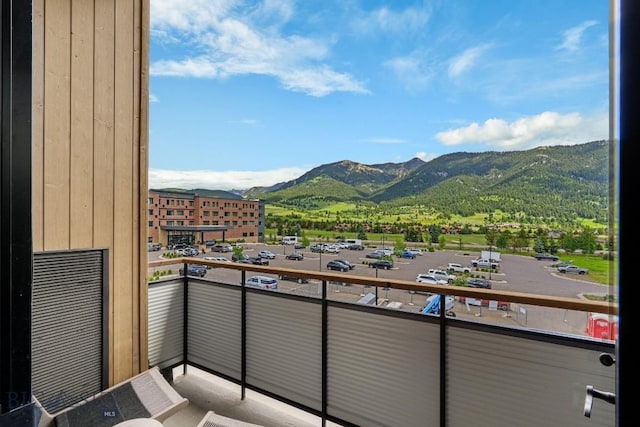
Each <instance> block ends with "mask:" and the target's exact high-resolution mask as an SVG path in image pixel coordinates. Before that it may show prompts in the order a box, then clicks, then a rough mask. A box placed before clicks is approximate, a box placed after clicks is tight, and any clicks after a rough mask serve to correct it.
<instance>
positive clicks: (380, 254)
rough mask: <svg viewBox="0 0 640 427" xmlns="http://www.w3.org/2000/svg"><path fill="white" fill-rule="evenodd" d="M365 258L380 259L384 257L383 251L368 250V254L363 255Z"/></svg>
mask: <svg viewBox="0 0 640 427" xmlns="http://www.w3.org/2000/svg"><path fill="white" fill-rule="evenodd" d="M365 258H374V259H382V258H384V252H382V251H373V252H369V253H368V254H366V255H365Z"/></svg>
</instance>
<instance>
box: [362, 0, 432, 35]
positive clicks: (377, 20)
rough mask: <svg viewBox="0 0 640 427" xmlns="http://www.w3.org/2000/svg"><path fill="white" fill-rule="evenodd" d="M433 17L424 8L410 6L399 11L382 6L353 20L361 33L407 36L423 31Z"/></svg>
mask: <svg viewBox="0 0 640 427" xmlns="http://www.w3.org/2000/svg"><path fill="white" fill-rule="evenodd" d="M430 17H431V13H430V11H428V10H426V9H424V8H414V7H409V8H406V9H404V10H401V11H399V12H396V11H393V10H391V9H389V8H388V7H382V8H379V9H376V10H372V11H371V12H367V13H364V14H362V15H360V16H358V17H356V18H354V19H353V20H352V22H351V26H352V28H353V29H354V30H355V31H357V32H358V33H360V34H375V35H377V34H380V33H381V32H382V33H386V34H392V35H401V36H406V35H410V34H415V33H416V32H419V31H422V30H423V29H424V27H425V26H426V24H427V23H428V22H429V18H430Z"/></svg>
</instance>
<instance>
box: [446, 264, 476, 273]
mask: <svg viewBox="0 0 640 427" xmlns="http://www.w3.org/2000/svg"><path fill="white" fill-rule="evenodd" d="M447 270H448V271H455V272H456V273H470V272H471V268H469V267H467V266H466V265H462V264H457V263H455V262H450V263H449V264H447Z"/></svg>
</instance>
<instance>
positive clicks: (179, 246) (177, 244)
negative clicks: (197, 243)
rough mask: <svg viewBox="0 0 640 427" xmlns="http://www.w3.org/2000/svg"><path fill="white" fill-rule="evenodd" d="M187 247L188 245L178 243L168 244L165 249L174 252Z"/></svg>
mask: <svg viewBox="0 0 640 427" xmlns="http://www.w3.org/2000/svg"><path fill="white" fill-rule="evenodd" d="M188 247H189V244H188V243H184V242H178V243H173V244H170V245H169V246H167V249H173V250H174V251H175V250H176V249H184V248H188Z"/></svg>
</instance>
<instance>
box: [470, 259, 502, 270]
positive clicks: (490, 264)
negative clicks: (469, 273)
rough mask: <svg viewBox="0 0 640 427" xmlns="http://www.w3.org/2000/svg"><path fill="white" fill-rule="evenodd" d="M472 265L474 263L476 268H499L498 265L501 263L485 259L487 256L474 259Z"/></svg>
mask: <svg viewBox="0 0 640 427" xmlns="http://www.w3.org/2000/svg"><path fill="white" fill-rule="evenodd" d="M471 265H473V266H474V267H476V268H492V269H497V268H498V267H500V263H499V262H495V261H490V260H488V259H485V258H478V259H474V260H473V261H471Z"/></svg>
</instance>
